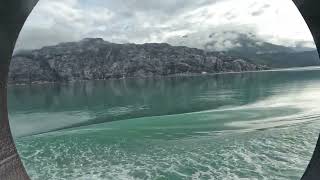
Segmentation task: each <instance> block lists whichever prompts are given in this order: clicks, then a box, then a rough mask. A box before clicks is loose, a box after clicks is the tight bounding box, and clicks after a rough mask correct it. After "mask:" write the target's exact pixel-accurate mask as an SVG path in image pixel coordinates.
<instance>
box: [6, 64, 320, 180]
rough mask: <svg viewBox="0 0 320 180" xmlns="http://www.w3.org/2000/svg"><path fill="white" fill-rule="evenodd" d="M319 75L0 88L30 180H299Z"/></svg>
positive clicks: (295, 72) (317, 113)
mask: <svg viewBox="0 0 320 180" xmlns="http://www.w3.org/2000/svg"><path fill="white" fill-rule="evenodd" d="M319 104H320V68H303V69H288V70H284V71H269V72H251V73H239V74H219V75H212V76H194V77H168V78H157V79H151V78H149V79H121V80H109V81H91V82H77V83H70V84H44V85H30V86H10V87H9V111H10V115H9V116H10V121H11V122H10V123H11V126H12V130H13V133H14V136H15V137H16V143H17V148H18V151H19V152H20V155H21V157H22V159H23V162H24V164H25V166H26V168H27V171H28V173H29V175H30V176H31V178H32V179H39V180H43V179H67V180H69V179H77V180H78V179H80V180H81V179H83V180H87V179H116V180H118V179H230V180H234V179H258V180H260V179H268V180H269V179H277V180H281V179H299V178H300V177H301V175H302V173H303V172H304V169H305V167H306V166H307V164H308V161H309V160H310V158H311V155H312V152H313V150H314V147H315V144H316V140H317V137H318V133H319V128H320V106H319Z"/></svg>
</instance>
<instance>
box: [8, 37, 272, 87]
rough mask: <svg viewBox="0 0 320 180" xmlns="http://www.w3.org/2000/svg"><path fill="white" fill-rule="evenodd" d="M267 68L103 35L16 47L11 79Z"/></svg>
mask: <svg viewBox="0 0 320 180" xmlns="http://www.w3.org/2000/svg"><path fill="white" fill-rule="evenodd" d="M263 69H268V67H267V66H265V65H259V64H256V63H253V62H252V61H250V60H248V59H247V58H239V57H237V56H230V55H227V54H226V53H223V52H207V51H204V50H201V49H196V48H188V47H184V46H171V45H169V44H166V43H147V44H115V43H110V42H107V41H104V40H103V39H100V38H86V39H83V40H81V41H79V42H68V43H61V44H58V45H56V46H48V47H44V48H42V49H38V50H32V51H21V52H17V53H16V54H15V55H14V56H13V58H12V62H11V65H10V73H9V83H32V82H62V81H74V80H93V79H109V78H126V77H152V76H167V75H181V74H186V75H189V74H206V73H218V72H240V71H253V70H263Z"/></svg>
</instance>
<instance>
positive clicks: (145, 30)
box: [16, 0, 312, 49]
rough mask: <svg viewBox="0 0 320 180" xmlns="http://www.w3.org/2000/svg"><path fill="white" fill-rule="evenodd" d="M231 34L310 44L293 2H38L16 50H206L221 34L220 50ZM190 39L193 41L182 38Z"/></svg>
mask: <svg viewBox="0 0 320 180" xmlns="http://www.w3.org/2000/svg"><path fill="white" fill-rule="evenodd" d="M228 28H229V29H228ZM230 30H235V31H239V32H241V33H252V34H255V35H256V36H257V37H259V38H262V39H263V38H264V40H265V41H270V42H272V43H276V44H282V45H294V44H295V43H296V42H302V41H306V42H310V41H312V36H311V34H310V32H309V30H308V28H307V26H306V24H305V23H304V21H303V19H302V17H301V15H300V14H299V12H298V10H297V9H296V8H295V6H294V5H293V3H292V2H291V1H290V0H282V1H278V0H269V1H268V4H265V3H264V2H261V0H241V2H240V1H239V0H197V1H194V0H161V1H158V0H40V1H39V3H38V5H37V6H36V8H35V9H34V11H33V12H32V14H31V16H30V17H29V18H28V20H27V22H26V24H25V27H24V28H23V29H22V32H21V34H20V37H19V40H18V42H17V46H16V49H34V48H40V47H42V46H47V45H54V44H57V43H60V42H66V41H77V40H80V39H83V38H85V37H101V38H104V39H105V40H108V41H112V42H117V43H125V42H133V43H146V42H169V43H172V44H182V45H183V43H185V44H184V45H186V46H198V47H203V46H204V44H205V43H201V42H207V41H209V40H208V36H209V35H210V34H212V33H216V34H218V36H214V38H215V39H217V42H219V43H216V44H217V45H216V46H217V47H219V48H220V49H223V48H228V47H229V46H233V45H234V44H232V43H230V42H231V41H230V38H231V37H229V36H234V35H230V34H229V35H228V33H225V34H223V33H221V32H227V31H230ZM186 35H187V36H189V38H187V39H190V40H188V41H190V42H187V41H186V40H183V39H181V38H180V37H182V36H186ZM209 39H210V38H209ZM218 40H219V41H218ZM192 41H193V43H192ZM211 41H212V38H211ZM218 44H219V45H218ZM304 44H308V43H304Z"/></svg>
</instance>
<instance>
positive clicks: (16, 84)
mask: <svg viewBox="0 0 320 180" xmlns="http://www.w3.org/2000/svg"><path fill="white" fill-rule="evenodd" d="M299 70H300V71H301V70H310V71H312V70H320V66H306V67H292V68H273V69H266V70H255V71H239V72H235V71H230V72H218V73H190V74H183V73H181V74H172V75H163V76H161V75H158V76H145V77H123V78H108V79H88V80H72V81H56V82H49V81H40V82H37V81H36V82H30V83H10V82H8V84H7V86H8V87H10V86H29V85H47V84H71V83H77V82H88V81H110V80H126V79H157V78H172V77H198V76H204V77H205V76H215V75H223V74H244V73H258V72H279V71H299Z"/></svg>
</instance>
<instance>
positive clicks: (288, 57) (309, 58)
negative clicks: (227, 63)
mask: <svg viewBox="0 0 320 180" xmlns="http://www.w3.org/2000/svg"><path fill="white" fill-rule="evenodd" d="M228 53H229V54H231V55H234V56H239V57H246V58H248V59H252V60H253V61H254V62H255V63H258V64H263V65H266V66H269V67H271V68H290V67H306V66H320V60H319V55H318V52H317V51H316V50H314V51H303V52H291V53H288V52H279V53H264V54H250V53H243V52H235V51H232V52H228Z"/></svg>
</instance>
